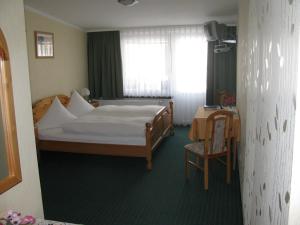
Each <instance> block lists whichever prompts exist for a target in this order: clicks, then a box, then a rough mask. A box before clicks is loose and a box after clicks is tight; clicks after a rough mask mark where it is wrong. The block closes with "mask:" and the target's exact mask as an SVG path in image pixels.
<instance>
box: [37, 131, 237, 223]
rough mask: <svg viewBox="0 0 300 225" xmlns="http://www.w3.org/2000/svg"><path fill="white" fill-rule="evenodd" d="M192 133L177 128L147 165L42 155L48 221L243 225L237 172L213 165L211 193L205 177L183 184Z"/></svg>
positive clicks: (138, 161)
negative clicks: (227, 173) (230, 174)
mask: <svg viewBox="0 0 300 225" xmlns="http://www.w3.org/2000/svg"><path fill="white" fill-rule="evenodd" d="M187 134H188V128H176V129H175V136H173V137H168V138H167V139H166V140H165V141H164V142H163V143H162V144H161V146H160V147H159V149H158V151H156V152H155V154H154V159H153V170H152V171H151V172H148V171H147V170H146V163H145V159H141V158H122V157H107V156H94V155H78V154H67V153H50V152H42V154H41V160H40V163H39V167H40V177H41V185H42V196H43V202H44V211H45V217H46V218H47V219H52V220H58V221H66V222H73V223H83V224H86V225H242V208H241V200H240V189H239V178H238V172H234V173H233V179H232V183H231V184H230V185H227V184H226V183H225V167H224V166H223V165H221V164H220V163H219V162H216V161H211V163H210V165H209V166H210V174H209V191H204V189H203V174H202V172H201V171H195V170H193V172H192V173H191V179H190V181H189V182H188V183H186V182H185V178H184V160H183V158H184V152H183V146H184V145H185V144H186V143H188V142H189V140H188V138H187Z"/></svg>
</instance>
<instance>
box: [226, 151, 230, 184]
mask: <svg viewBox="0 0 300 225" xmlns="http://www.w3.org/2000/svg"><path fill="white" fill-rule="evenodd" d="M226 158H227V160H226V161H227V162H226V170H227V174H226V183H227V184H230V179H231V155H230V151H229V150H227V156H226Z"/></svg>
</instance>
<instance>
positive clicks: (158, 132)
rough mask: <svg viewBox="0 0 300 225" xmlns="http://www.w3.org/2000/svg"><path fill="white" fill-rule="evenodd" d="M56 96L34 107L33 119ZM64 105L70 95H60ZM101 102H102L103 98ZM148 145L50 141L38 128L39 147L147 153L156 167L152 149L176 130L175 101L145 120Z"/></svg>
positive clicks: (130, 154) (114, 153) (116, 153)
mask: <svg viewBox="0 0 300 225" xmlns="http://www.w3.org/2000/svg"><path fill="white" fill-rule="evenodd" d="M55 97H56V96H51V97H47V98H44V99H42V100H40V101H38V102H37V103H35V104H34V105H33V107H32V111H33V120H34V124H36V123H37V122H38V121H39V120H40V119H41V118H42V117H43V115H44V114H45V113H46V112H47V110H48V108H49V107H50V106H51V104H52V101H53V100H54V98H55ZM57 97H58V98H59V100H60V101H61V103H62V104H63V105H64V106H67V105H68V103H69V100H70V99H69V97H68V96H65V95H58V96H57ZM100 105H101V102H100ZM145 132H146V134H145V136H146V145H144V146H140V145H116V144H94V143H81V142H66V141H46V140H39V139H38V129H37V128H36V126H35V135H36V143H37V148H38V149H39V150H46V151H61V152H72V153H83V154H98V155H111V156H128V157H143V158H146V160H147V169H148V170H151V169H152V152H153V151H154V150H155V149H157V147H158V146H159V144H160V142H161V141H162V140H163V138H164V137H166V136H168V135H173V134H174V127H173V102H172V101H170V102H169V106H167V107H164V108H163V109H162V110H160V111H159V112H158V113H157V114H156V115H155V117H154V119H153V121H152V122H151V123H146V124H145Z"/></svg>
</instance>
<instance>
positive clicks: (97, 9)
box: [24, 0, 238, 31]
mask: <svg viewBox="0 0 300 225" xmlns="http://www.w3.org/2000/svg"><path fill="white" fill-rule="evenodd" d="M237 1H238V0H139V3H138V4H136V5H135V6H133V7H125V6H123V5H120V4H119V3H118V2H117V0H25V1H24V2H25V5H26V6H27V7H28V8H32V9H34V10H37V11H40V12H41V13H44V14H46V15H48V16H52V17H55V18H57V19H59V20H63V21H64V22H66V23H69V24H73V25H75V26H78V27H80V28H82V29H84V30H87V31H89V30H101V29H103V30H104V29H114V28H125V27H140V26H161V25H184V24H202V23H204V22H206V21H209V20H217V21H218V22H223V23H227V24H235V23H236V18H237V16H236V15H237V10H238V7H237Z"/></svg>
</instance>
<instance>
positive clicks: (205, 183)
mask: <svg viewBox="0 0 300 225" xmlns="http://www.w3.org/2000/svg"><path fill="white" fill-rule="evenodd" d="M204 189H205V190H208V158H205V159H204Z"/></svg>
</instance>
